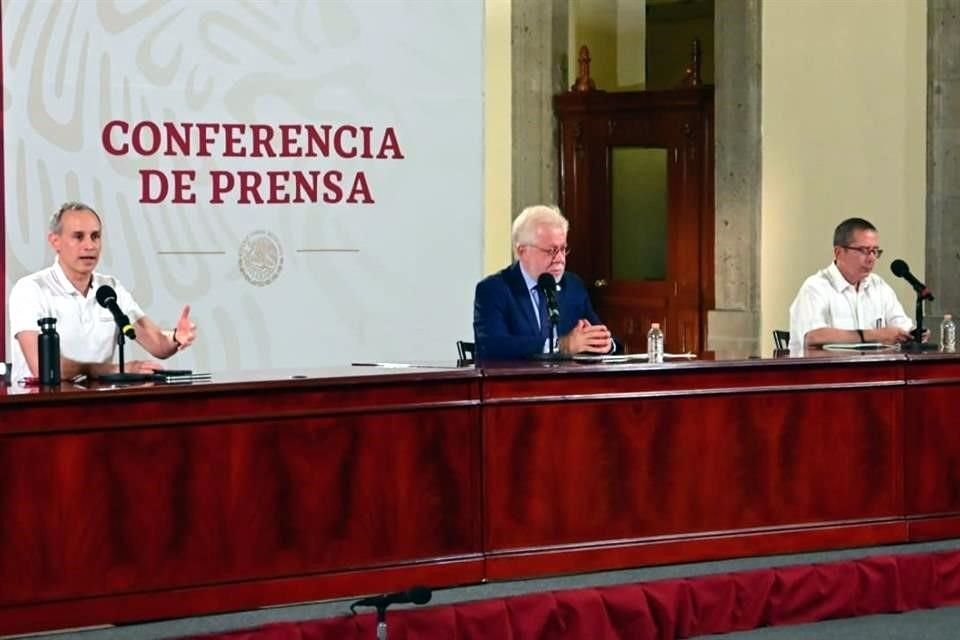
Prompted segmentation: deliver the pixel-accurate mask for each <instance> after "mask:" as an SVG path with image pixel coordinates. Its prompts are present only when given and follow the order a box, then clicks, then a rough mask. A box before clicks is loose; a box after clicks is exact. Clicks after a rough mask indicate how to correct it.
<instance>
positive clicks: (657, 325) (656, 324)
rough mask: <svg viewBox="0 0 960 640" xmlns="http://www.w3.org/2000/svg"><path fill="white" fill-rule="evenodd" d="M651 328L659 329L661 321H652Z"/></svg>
mask: <svg viewBox="0 0 960 640" xmlns="http://www.w3.org/2000/svg"><path fill="white" fill-rule="evenodd" d="M650 328H651V329H659V328H660V323H659V322H651V323H650Z"/></svg>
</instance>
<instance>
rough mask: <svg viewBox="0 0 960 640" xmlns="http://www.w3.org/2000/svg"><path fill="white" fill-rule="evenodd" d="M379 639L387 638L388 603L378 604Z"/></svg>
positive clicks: (384, 639) (385, 639)
mask: <svg viewBox="0 0 960 640" xmlns="http://www.w3.org/2000/svg"><path fill="white" fill-rule="evenodd" d="M377 640H387V605H385V604H382V605H378V606H377Z"/></svg>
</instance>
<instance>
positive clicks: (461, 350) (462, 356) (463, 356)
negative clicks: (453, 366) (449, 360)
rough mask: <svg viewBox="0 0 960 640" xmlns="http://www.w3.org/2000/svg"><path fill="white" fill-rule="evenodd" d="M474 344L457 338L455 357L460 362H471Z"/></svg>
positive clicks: (474, 348) (474, 349)
mask: <svg viewBox="0 0 960 640" xmlns="http://www.w3.org/2000/svg"><path fill="white" fill-rule="evenodd" d="M475 351H476V346H475V345H474V344H473V343H472V342H467V341H466V340H457V358H458V359H459V360H460V362H465V363H466V362H473V357H474V353H475Z"/></svg>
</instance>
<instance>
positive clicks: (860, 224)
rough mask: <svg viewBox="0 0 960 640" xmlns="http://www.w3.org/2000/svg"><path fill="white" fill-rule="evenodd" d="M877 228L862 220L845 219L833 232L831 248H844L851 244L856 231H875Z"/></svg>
mask: <svg viewBox="0 0 960 640" xmlns="http://www.w3.org/2000/svg"><path fill="white" fill-rule="evenodd" d="M876 230H877V228H876V227H875V226H873V225H872V224H870V222H869V221H867V220H864V219H863V218H847V219H846V220H844V221H843V222H841V223H840V224H838V225H837V228H836V229H834V231H833V246H835V247H846V246H848V245H849V244H850V243H851V242H853V234H854V233H855V232H856V231H876Z"/></svg>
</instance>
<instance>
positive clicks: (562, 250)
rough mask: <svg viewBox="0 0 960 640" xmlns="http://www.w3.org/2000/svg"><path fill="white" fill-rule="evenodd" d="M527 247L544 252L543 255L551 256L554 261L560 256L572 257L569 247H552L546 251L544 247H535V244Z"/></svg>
mask: <svg viewBox="0 0 960 640" xmlns="http://www.w3.org/2000/svg"><path fill="white" fill-rule="evenodd" d="M527 246H528V247H532V248H534V249H536V250H537V251H542V252H543V253H545V254H547V255H549V256H550V257H551V258H552V259H554V260H555V259H557V257H559V256H561V255H562V256H564V257H566V256H568V255H570V247H568V246H567V245H564V246H562V247H550V248H549V249H544V248H543V247H538V246H537V245H535V244H528V245H527Z"/></svg>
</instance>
